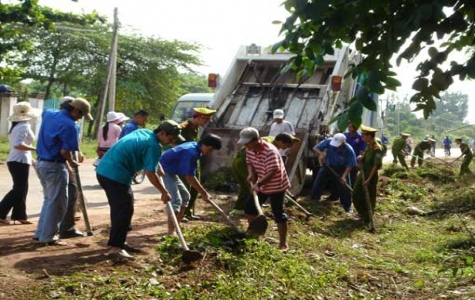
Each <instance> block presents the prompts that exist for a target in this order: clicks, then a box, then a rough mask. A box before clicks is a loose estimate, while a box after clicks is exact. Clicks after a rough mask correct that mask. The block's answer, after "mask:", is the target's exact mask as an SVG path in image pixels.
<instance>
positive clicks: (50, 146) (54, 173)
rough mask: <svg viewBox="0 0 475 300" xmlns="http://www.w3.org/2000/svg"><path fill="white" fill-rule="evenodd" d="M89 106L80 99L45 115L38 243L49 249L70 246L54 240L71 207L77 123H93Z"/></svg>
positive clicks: (39, 150) (38, 150)
mask: <svg viewBox="0 0 475 300" xmlns="http://www.w3.org/2000/svg"><path fill="white" fill-rule="evenodd" d="M90 111H91V106H90V104H89V102H87V101H86V100H85V99H82V98H76V99H74V100H73V101H71V103H69V105H68V106H67V107H66V108H65V109H62V110H60V111H53V110H45V111H44V112H43V115H42V122H41V127H40V132H39V134H38V144H37V147H36V153H37V154H38V159H37V163H36V171H37V173H38V177H39V178H40V181H41V185H42V187H43V194H44V201H43V206H42V208H41V213H40V219H39V221H38V227H37V229H36V232H35V236H34V237H33V238H34V239H37V240H38V241H39V242H40V243H43V244H45V245H52V244H55V245H66V243H64V242H60V241H58V240H57V239H55V238H54V235H55V234H56V232H57V231H58V230H59V226H60V223H61V221H62V219H63V217H64V214H65V212H66V208H67V206H68V194H67V187H68V179H69V176H68V167H67V165H66V164H68V165H69V167H71V168H72V167H77V166H78V162H76V161H75V160H73V158H72V156H71V152H72V151H78V149H79V147H78V130H77V128H76V123H75V121H77V120H79V119H81V118H82V117H83V116H84V117H85V118H86V119H88V120H92V116H91V114H90Z"/></svg>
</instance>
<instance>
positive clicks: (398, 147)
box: [391, 137, 406, 153]
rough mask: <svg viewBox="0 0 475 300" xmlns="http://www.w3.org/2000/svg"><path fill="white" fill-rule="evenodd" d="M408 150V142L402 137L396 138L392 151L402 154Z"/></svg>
mask: <svg viewBox="0 0 475 300" xmlns="http://www.w3.org/2000/svg"><path fill="white" fill-rule="evenodd" d="M405 148H406V140H405V139H403V138H402V137H398V138H395V139H394V141H393V145H392V148H391V149H392V151H393V152H395V153H399V152H401V151H402V150H403V149H405Z"/></svg>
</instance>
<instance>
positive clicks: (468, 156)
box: [455, 138, 473, 176]
mask: <svg viewBox="0 0 475 300" xmlns="http://www.w3.org/2000/svg"><path fill="white" fill-rule="evenodd" d="M455 143H456V144H457V145H459V146H460V152H461V153H462V154H461V155H460V156H459V157H458V158H457V159H459V158H460V157H462V156H465V157H464V158H463V161H462V165H461V166H460V176H463V175H466V174H470V175H472V174H473V173H472V171H470V168H469V167H468V166H469V165H470V162H471V161H472V158H473V153H472V150H471V149H470V147H469V146H468V145H467V144H466V143H462V139H461V138H456V139H455Z"/></svg>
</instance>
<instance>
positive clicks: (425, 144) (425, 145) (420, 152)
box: [411, 139, 435, 168]
mask: <svg viewBox="0 0 475 300" xmlns="http://www.w3.org/2000/svg"><path fill="white" fill-rule="evenodd" d="M433 143H435V140H434V139H427V140H424V141H422V142H420V143H419V144H417V145H416V147H414V151H413V152H412V158H411V168H414V166H415V164H416V158H417V164H418V165H419V167H420V166H422V163H423V162H424V151H427V150H430V149H432V144H433Z"/></svg>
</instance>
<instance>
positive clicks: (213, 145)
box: [160, 134, 221, 235]
mask: <svg viewBox="0 0 475 300" xmlns="http://www.w3.org/2000/svg"><path fill="white" fill-rule="evenodd" d="M219 149H221V138H220V137H219V136H217V135H214V134H208V135H205V136H203V137H202V138H201V139H200V140H199V141H198V142H186V143H182V144H180V145H178V146H175V147H173V148H171V149H169V150H167V151H166V152H165V153H163V155H162V157H161V158H160V165H161V166H162V169H163V173H162V174H163V181H164V183H165V187H166V188H167V190H168V191H169V192H170V194H171V201H172V206H173V210H174V212H175V214H176V216H177V219H178V220H182V217H183V215H184V213H185V209H186V208H187V207H189V204H188V202H189V201H190V193H189V191H188V189H187V188H186V187H185V185H184V184H183V181H181V179H180V177H184V178H185V180H186V183H187V184H189V185H190V186H191V187H192V188H193V189H194V190H196V191H197V192H198V193H199V194H200V195H201V198H202V199H203V200H204V201H205V202H207V201H208V199H209V198H210V195H209V194H208V192H207V191H206V190H205V189H204V188H203V186H202V185H201V183H200V181H199V179H198V178H197V177H196V173H197V172H196V171H197V168H198V160H199V159H200V157H201V156H205V155H210V154H211V153H212V152H213V151H214V150H219ZM179 176H180V177H179ZM167 213H168V234H169V235H172V234H173V232H174V228H175V226H174V224H173V218H172V217H171V215H170V212H169V211H167Z"/></svg>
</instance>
